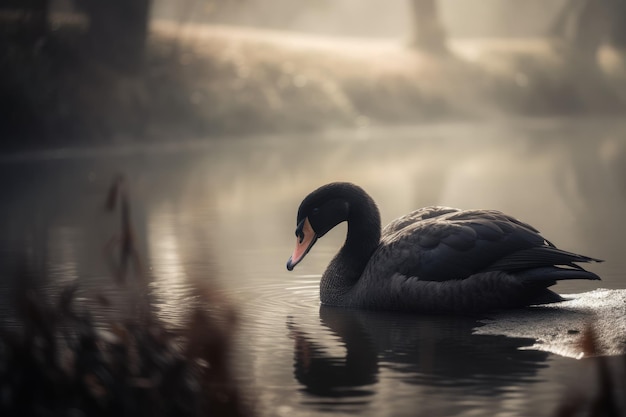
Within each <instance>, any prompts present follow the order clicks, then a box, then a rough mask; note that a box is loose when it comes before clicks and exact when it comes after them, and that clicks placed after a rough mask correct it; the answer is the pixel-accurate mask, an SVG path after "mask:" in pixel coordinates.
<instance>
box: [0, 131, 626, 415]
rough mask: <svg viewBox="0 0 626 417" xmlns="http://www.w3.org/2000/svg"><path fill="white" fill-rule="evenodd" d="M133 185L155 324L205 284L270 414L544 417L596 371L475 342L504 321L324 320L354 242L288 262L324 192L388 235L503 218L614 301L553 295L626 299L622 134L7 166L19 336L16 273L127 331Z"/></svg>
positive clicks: (7, 233) (175, 148)
mask: <svg viewBox="0 0 626 417" xmlns="http://www.w3.org/2000/svg"><path fill="white" fill-rule="evenodd" d="M118 173H123V174H124V176H125V178H126V181H127V186H128V194H129V198H130V202H131V210H132V212H131V215H132V221H133V228H134V233H135V237H136V240H137V242H138V248H139V252H140V258H141V262H142V264H143V265H144V266H145V270H146V271H148V272H147V276H148V277H149V280H150V282H149V284H148V289H149V292H150V294H151V297H152V299H153V300H154V303H155V307H156V309H157V312H158V315H159V317H160V318H161V319H162V320H163V321H164V322H165V323H167V324H168V326H171V327H174V328H175V327H176V326H179V325H180V324H181V322H182V320H184V317H185V314H186V313H187V312H188V311H189V309H190V306H192V305H194V304H195V303H197V302H198V300H197V298H196V297H195V295H194V288H195V287H196V286H198V285H200V286H207V285H208V286H210V287H211V288H214V289H217V290H214V291H217V292H218V293H219V294H220V297H222V298H224V299H228V300H230V302H231V303H232V304H233V305H234V306H235V308H236V310H237V312H238V316H239V320H238V327H237V333H236V340H235V351H234V352H233V357H234V361H233V366H234V368H235V373H236V375H237V379H238V380H239V381H240V382H241V384H242V386H243V387H244V388H245V392H246V393H247V395H248V396H249V397H250V398H251V399H252V400H253V402H254V407H255V409H256V410H257V411H258V415H261V416H282V415H284V416H313V415H315V416H323V415H331V414H332V415H354V414H358V415H367V416H381V415H393V416H422V415H423V416H432V415H437V416H445V415H464V416H474V415H481V416H482V415H493V416H496V415H498V416H517V415H519V416H527V415H537V416H549V415H553V413H554V410H555V408H556V407H557V405H558V404H560V403H561V402H562V401H565V399H566V398H567V395H569V393H571V392H572V390H573V389H575V388H576V387H575V386H574V387H572V381H580V380H584V378H585V377H588V378H592V376H590V375H589V374H590V373H589V369H590V368H589V366H590V364H589V363H587V361H585V360H583V361H578V360H575V359H572V358H569V357H565V356H561V355H557V354H555V353H551V352H548V351H542V350H538V349H534V348H532V349H531V348H529V347H532V346H533V345H534V343H535V342H536V341H535V340H533V339H532V338H527V337H513V336H515V335H513V336H511V335H509V336H507V335H506V334H497V332H496V334H488V332H479V331H477V329H479V328H482V327H484V326H485V323H486V322H485V321H484V320H483V319H492V320H497V317H495V318H494V316H489V315H487V316H485V317H427V316H419V315H407V314H404V315H403V314H394V313H377V312H365V311H354V310H342V309H334V308H328V307H320V305H319V296H318V283H319V277H320V276H321V273H322V272H323V271H324V269H325V267H326V265H327V263H328V261H329V260H330V258H331V257H332V256H333V254H334V253H335V251H336V250H337V249H338V248H339V247H340V245H341V243H342V241H343V238H344V236H345V226H340V227H338V228H336V229H335V230H333V231H331V232H330V233H329V234H328V235H327V236H325V237H324V238H323V239H321V240H320V241H319V242H318V243H317V244H316V246H315V248H314V249H313V251H312V252H311V253H310V254H309V255H308V256H307V258H306V259H305V260H304V261H303V262H302V263H301V264H300V265H298V267H297V268H296V269H295V270H294V271H293V272H288V271H286V269H285V262H286V261H287V259H288V257H289V256H290V254H291V252H292V250H293V245H294V243H295V237H294V229H295V216H296V211H297V208H298V205H299V204H300V201H301V200H302V198H303V197H304V196H306V195H307V194H308V193H309V192H310V191H312V190H313V189H314V188H316V187H317V186H319V185H322V184H324V183H327V182H331V181H351V182H354V183H357V184H359V185H361V186H362V187H363V188H365V189H366V190H367V191H368V192H369V193H370V194H371V195H372V196H373V198H374V199H375V200H376V201H377V203H378V205H379V208H380V210H381V214H382V217H383V223H386V222H388V221H390V220H392V219H393V218H395V217H397V216H400V215H402V214H404V213H406V212H409V211H410V210H413V209H415V208H418V207H422V206H426V205H432V204H440V205H447V206H453V207H462V208H493V209H499V210H503V211H505V212H507V213H509V214H511V215H513V216H515V217H518V218H519V219H521V220H523V221H526V222H528V223H530V224H532V225H534V226H535V227H537V228H538V229H539V230H541V231H542V232H543V234H544V236H546V237H547V238H548V239H550V240H551V241H552V242H554V243H555V244H556V245H557V246H559V247H562V248H564V249H567V250H571V251H574V252H578V253H582V254H586V255H589V256H593V257H598V258H602V259H604V260H606V262H604V263H602V264H596V265H591V266H590V269H591V270H593V271H594V272H596V273H598V274H599V275H600V276H601V277H602V279H603V280H602V281H601V282H600V283H597V282H565V283H560V284H558V285H557V286H556V287H555V289H556V290H557V291H558V292H560V293H565V294H572V293H583V292H586V291H590V290H593V289H596V288H598V287H601V288H608V289H621V288H624V284H625V280H624V278H625V277H624V272H623V271H624V267H625V266H626V258H625V257H624V253H625V252H624V250H625V246H624V244H623V242H622V237H623V236H625V235H626V222H624V221H623V213H624V212H625V210H626V122H622V121H619V120H611V119H603V120H598V119H593V120H586V119H577V120H572V119H546V120H502V121H496V122H491V123H451V124H436V125H428V126H421V127H394V128H388V129H368V130H362V131H356V132H339V131H337V132H328V133H325V134H323V135H301V136H298V135H294V136H291V137H256V138H247V139H231V140H223V141H218V142H211V143H205V142H204V141H189V142H185V143H178V144H176V145H166V144H160V145H157V146H154V147H152V148H148V147H142V146H119V147H116V148H108V149H98V150H95V149H87V150H63V151H57V152H33V153H28V154H20V155H8V156H4V157H2V159H1V161H0V186H1V187H2V193H3V196H4V197H3V198H2V199H1V200H0V214H1V216H0V222H1V227H2V230H3V233H2V234H1V235H0V265H1V267H2V272H3V277H4V279H3V281H2V282H0V313H1V315H2V316H3V317H4V318H5V320H8V318H7V317H9V316H10V315H11V310H10V307H8V306H9V305H10V301H11V300H10V298H11V295H10V294H11V291H10V288H11V287H12V285H14V282H12V277H13V275H12V274H11V271H12V268H14V267H15V264H16V260H17V259H26V260H27V261H28V262H29V264H31V265H34V266H35V267H36V268H38V269H40V270H42V271H45V275H46V278H45V279H43V280H42V282H40V283H39V284H40V285H41V287H42V288H44V290H45V291H47V292H49V293H50V294H55V293H56V292H58V291H59V288H61V287H62V286H63V285H65V284H67V283H69V282H73V281H74V280H78V282H79V283H80V285H81V287H82V288H84V293H83V294H84V300H86V301H84V302H86V303H87V304H89V303H90V302H91V301H89V300H90V297H91V296H94V295H95V294H105V295H109V296H111V297H112V298H114V299H118V301H119V302H118V303H113V306H112V307H109V309H110V310H113V311H109V312H103V313H101V314H102V315H106V314H121V315H123V314H126V312H127V308H128V306H127V305H125V302H124V301H123V300H124V298H123V297H119V292H120V289H119V287H117V286H116V284H115V282H114V281H113V280H112V279H111V271H110V269H109V268H108V266H107V263H106V262H105V258H106V257H105V256H104V253H105V252H106V249H105V248H106V245H107V242H109V241H110V239H111V237H112V236H114V235H115V234H116V233H118V232H117V229H118V223H119V219H118V218H117V217H116V216H113V215H111V214H107V213H105V212H104V210H103V205H104V199H105V196H106V193H107V188H108V187H109V184H110V183H111V180H112V178H114V176H115V175H116V174H118ZM122 291H123V290H122ZM116 294H117V295H116ZM116 297H117V298H116ZM120 300H121V301H120ZM98 308H99V307H96V306H95V304H94V307H93V309H94V311H96V310H98ZM622 308H624V306H622ZM95 314H99V313H95ZM526 314H532V311H531V312H529V313H526ZM531 320H532V318H531ZM615 331H624V332H625V334H626V329H622V328H617V329H616V330H615ZM531 399H532V400H531Z"/></svg>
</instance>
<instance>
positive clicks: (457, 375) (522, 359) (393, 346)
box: [287, 306, 549, 403]
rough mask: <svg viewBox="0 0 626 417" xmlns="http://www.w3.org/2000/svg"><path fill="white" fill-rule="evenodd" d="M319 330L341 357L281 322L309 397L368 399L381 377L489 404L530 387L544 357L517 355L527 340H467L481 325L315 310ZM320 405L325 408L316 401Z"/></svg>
mask: <svg viewBox="0 0 626 417" xmlns="http://www.w3.org/2000/svg"><path fill="white" fill-rule="evenodd" d="M319 315H320V322H321V324H322V326H324V327H326V328H328V329H329V330H330V331H331V332H332V333H334V334H335V335H336V336H337V338H338V339H339V340H340V342H341V344H342V345H343V346H344V348H345V353H343V354H341V355H339V356H338V355H336V354H333V353H330V350H332V349H330V350H329V349H328V347H326V346H323V345H322V344H321V343H320V342H319V339H318V338H316V337H314V336H313V335H311V334H307V332H306V331H303V330H302V329H301V328H300V327H299V326H298V323H297V322H296V321H295V320H294V319H293V318H289V319H288V320H287V327H288V329H289V332H290V337H291V338H292V339H293V341H294V374H295V378H296V379H297V380H298V382H299V383H300V384H301V385H302V389H303V390H304V391H305V392H306V393H307V394H309V395H312V396H316V397H344V398H345V397H348V396H352V397H355V398H354V399H355V400H356V399H357V398H356V397H359V400H360V401H361V402H363V403H366V402H367V399H366V398H365V397H368V396H370V395H373V394H374V393H375V392H376V390H377V388H375V387H374V385H375V384H377V383H378V382H379V380H380V379H381V375H382V374H383V373H385V371H391V372H387V375H390V374H391V375H395V377H396V378H398V377H399V378H400V379H401V380H402V381H403V382H404V383H406V384H414V385H419V386H422V387H424V388H428V389H431V388H446V387H448V388H462V389H463V391H464V392H465V393H466V394H468V395H479V396H490V395H497V394H500V393H502V392H505V391H507V390H508V389H509V388H510V387H513V386H519V384H520V383H524V382H534V381H536V378H537V373H538V371H539V370H540V369H541V368H544V367H546V366H547V365H546V360H547V358H548V355H549V354H548V353H546V352H541V351H536V350H524V349H520V348H524V347H529V346H532V344H533V342H534V340H533V339H525V338H510V337H505V336H494V335H480V334H473V332H472V331H473V329H475V328H476V327H478V326H480V325H481V324H480V322H479V321H478V320H479V318H478V317H476V318H473V317H452V316H450V317H448V316H415V315H406V314H399V313H383V312H371V311H362V310H355V309H344V308H336V307H328V306H321V307H320V311H319ZM322 403H323V401H322Z"/></svg>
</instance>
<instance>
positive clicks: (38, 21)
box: [30, 0, 50, 38]
mask: <svg viewBox="0 0 626 417" xmlns="http://www.w3.org/2000/svg"><path fill="white" fill-rule="evenodd" d="M30 4H31V7H32V11H31V15H30V20H31V22H30V23H31V25H32V31H33V34H34V35H35V37H37V38H40V37H43V36H46V35H47V34H48V12H49V7H50V5H49V2H48V0H31V2H30Z"/></svg>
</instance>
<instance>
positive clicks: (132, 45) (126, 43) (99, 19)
mask: <svg viewBox="0 0 626 417" xmlns="http://www.w3.org/2000/svg"><path fill="white" fill-rule="evenodd" d="M85 10H86V11H87V14H88V15H89V39H90V45H91V47H92V48H93V52H94V53H95V54H97V55H98V56H99V57H100V58H101V59H102V60H103V61H105V62H107V63H108V64H111V65H113V66H115V67H118V68H121V69H125V70H134V69H137V68H139V67H140V65H141V63H142V62H143V58H144V52H145V46H146V38H147V36H148V23H149V16H150V0H106V1H104V0H86V4H85Z"/></svg>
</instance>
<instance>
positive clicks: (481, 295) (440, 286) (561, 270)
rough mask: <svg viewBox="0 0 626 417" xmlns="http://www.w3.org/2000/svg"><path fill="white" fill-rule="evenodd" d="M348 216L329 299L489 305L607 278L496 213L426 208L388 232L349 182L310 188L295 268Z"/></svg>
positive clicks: (381, 304) (391, 306) (541, 298)
mask: <svg viewBox="0 0 626 417" xmlns="http://www.w3.org/2000/svg"><path fill="white" fill-rule="evenodd" d="M343 221H347V222H348V233H347V237H346V241H345V244H344V245H343V247H342V248H341V249H340V250H339V252H338V253H337V255H336V256H335V257H334V259H333V260H332V261H331V263H330V265H329V266H328V268H327V269H326V272H324V275H323V276H322V280H321V283H320V298H321V301H322V303H323V304H328V305H335V306H344V307H358V308H366V309H379V310H398V311H412V312H481V311H489V310H495V309H504V308H515V307H523V306H527V305H532V304H544V303H552V302H558V301H562V298H561V297H560V296H559V295H558V294H556V293H554V292H552V291H550V290H549V289H548V287H550V286H551V285H554V284H555V283H556V281H558V280H564V279H590V280H598V279H600V278H599V277H598V276H597V275H596V274H594V273H592V272H589V271H586V270H585V269H583V268H582V267H580V266H579V265H578V263H586V262H601V261H600V260H599V259H595V258H590V257H587V256H583V255H578V254H575V253H571V252H567V251H563V250H561V249H558V248H557V247H555V246H554V245H553V244H552V243H551V242H549V241H547V240H546V239H544V238H543V237H542V236H541V235H540V234H539V232H538V231H537V230H536V229H534V228H533V227H532V226H530V225H528V224H526V223H523V222H521V221H519V220H517V219H515V218H513V217H511V216H508V215H506V214H504V213H501V212H499V211H495V210H459V209H454V208H449V207H426V208H422V209H419V210H416V211H414V212H412V213H410V214H408V215H406V216H403V217H400V218H398V219H396V220H394V221H393V222H391V223H390V224H389V225H387V226H386V227H385V228H384V229H383V230H382V233H381V225H380V214H379V212H378V208H377V207H376V204H375V203H374V201H373V200H372V198H371V197H370V196H369V195H367V193H366V192H365V191H364V190H363V189H361V188H360V187H358V186H356V185H353V184H350V183H332V184H328V185H325V186H323V187H320V188H318V189H317V190H315V191H313V192H312V193H311V194H309V195H308V196H307V197H306V198H305V199H304V200H303V201H302V204H301V205H300V208H299V209H298V217H297V225H298V226H297V229H296V236H297V237H298V242H297V245H296V250H295V251H294V254H293V256H292V257H291V258H290V259H289V261H288V262H287V268H288V269H289V270H291V269H293V268H294V267H295V265H296V264H297V263H299V262H300V261H301V260H302V259H303V258H304V256H305V255H306V254H307V253H308V251H309V250H310V249H311V247H312V246H313V245H314V244H315V242H316V240H317V239H318V238H320V237H322V236H323V235H324V234H326V232H328V231H329V230H330V229H332V228H333V227H335V226H336V225H337V224H339V223H341V222H343Z"/></svg>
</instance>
